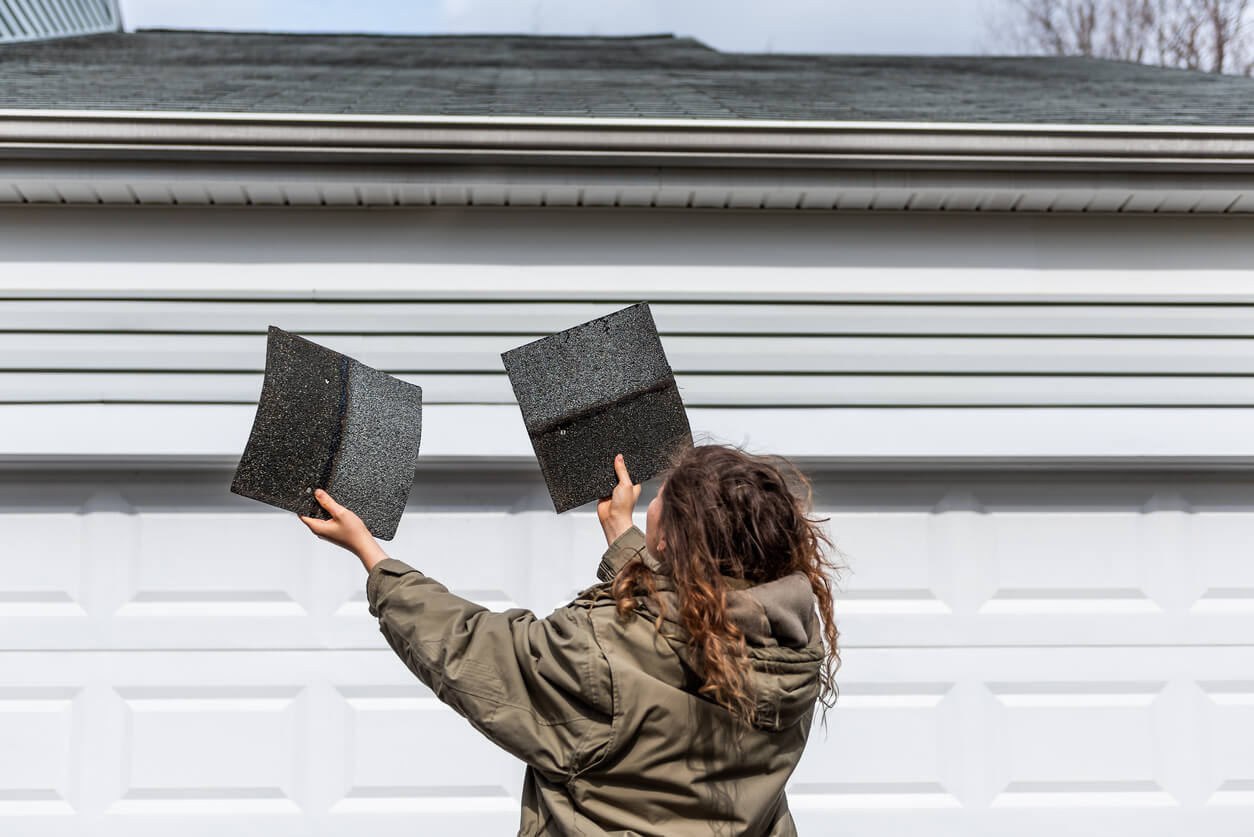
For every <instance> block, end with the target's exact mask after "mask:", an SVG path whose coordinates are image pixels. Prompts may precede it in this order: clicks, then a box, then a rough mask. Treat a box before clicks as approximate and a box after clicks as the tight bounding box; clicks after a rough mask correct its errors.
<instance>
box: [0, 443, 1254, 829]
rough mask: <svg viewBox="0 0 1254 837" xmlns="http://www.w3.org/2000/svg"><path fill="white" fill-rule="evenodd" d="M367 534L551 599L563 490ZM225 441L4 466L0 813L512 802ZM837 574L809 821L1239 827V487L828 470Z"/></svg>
mask: <svg viewBox="0 0 1254 837" xmlns="http://www.w3.org/2000/svg"><path fill="white" fill-rule="evenodd" d="M420 478H421V480H420V484H419V486H418V487H417V488H416V489H415V492H414V496H413V498H412V505H411V508H410V511H409V514H408V515H407V516H406V518H405V520H404V521H403V523H402V526H401V530H400V532H399V534H398V536H397V539H396V540H395V541H394V542H393V545H392V547H391V549H392V552H393V554H394V555H395V557H398V558H401V559H403V560H406V561H409V562H411V563H413V564H414V565H415V566H417V567H420V568H422V569H423V570H425V571H427V572H429V573H430V574H431V575H433V576H435V577H437V578H439V579H441V580H442V581H444V582H445V583H447V584H448V585H449V586H450V587H451V588H452V589H453V590H455V591H457V592H459V593H461V594H462V595H465V596H468V597H470V598H472V599H476V600H479V601H482V602H484V603H485V604H489V605H490V606H493V607H496V608H502V607H506V606H509V605H512V604H514V603H519V604H523V605H526V606H530V607H533V608H534V609H536V610H538V611H541V612H547V609H548V608H550V607H552V606H553V605H555V604H558V603H560V602H561V601H562V600H564V599H565V598H566V597H567V596H568V595H569V594H570V593H571V592H572V591H574V590H575V589H577V588H579V587H581V586H582V585H584V584H585V583H587V582H588V581H589V580H590V579H591V578H592V576H593V572H594V568H595V566H596V562H597V559H598V556H599V554H600V551H601V544H602V541H601V536H600V534H599V530H598V527H597V526H596V524H595V522H594V521H593V520H592V518H591V517H590V515H589V514H588V513H587V512H583V513H571V514H567V515H563V516H562V517H560V518H558V517H557V516H555V515H554V514H553V513H552V511H551V507H550V506H549V504H548V500H547V497H546V496H545V494H544V492H543V489H542V487H541V486H540V484H539V483H538V481H537V479H536V477H535V476H534V475H533V474H532V473H530V472H520V471H516V470H515V471H508V470H505V471H492V470H484V469H476V470H474V471H467V472H465V473H462V474H460V475H459V474H458V473H457V472H454V471H450V470H440V469H437V468H431V467H428V468H426V469H424V470H423V471H422V472H420ZM228 481H229V474H227V473H224V472H222V471H195V472H176V471H147V472H98V473H72V472H68V471H63V472H59V473H58V472H50V471H44V472H42V473H40V474H32V473H16V472H9V473H7V474H5V475H4V476H3V477H0V513H2V514H0V532H2V533H3V546H2V547H0V639H2V643H0V753H3V758H0V833H3V834H15V835H18V834H20V835H43V834H84V833H90V834H99V835H115V834H117V835H121V834H128V835H130V834H154V835H156V834H160V835H167V834H171V833H180V834H192V835H195V834H223V833H233V834H266V835H271V834H292V835H309V834H363V833H370V834H377V835H388V834H398V835H400V834H407V835H409V834H458V835H462V837H474V835H499V834H508V833H513V830H514V829H515V828H516V824H517V817H518V815H517V798H518V794H519V791H520V785H521V778H522V768H521V767H520V766H519V765H518V764H517V763H515V762H513V761H512V760H511V759H510V758H508V757H506V756H504V755H502V754H500V753H498V752H496V751H495V750H494V749H493V747H492V746H491V745H489V744H488V743H487V742H486V741H484V740H483V739H481V738H480V737H479V736H478V734H477V733H475V732H474V731H473V730H471V729H470V727H469V726H468V725H467V724H465V723H464V722H462V721H461V720H460V719H458V718H457V717H456V716H454V715H453V714H452V713H451V712H450V711H449V710H447V709H446V708H444V707H443V706H442V705H441V704H439V703H438V702H437V701H436V700H435V699H434V698H433V697H432V696H431V695H430V693H429V692H428V691H427V690H426V689H425V688H424V687H423V686H422V685H421V684H419V683H418V682H417V681H415V680H414V679H413V678H412V677H411V676H410V675H409V673H408V672H407V671H406V670H405V669H404V667H403V666H402V665H401V663H400V662H399V661H398V660H397V659H395V658H394V656H393V655H392V653H391V651H389V650H387V649H386V647H385V645H384V642H383V640H382V637H381V636H379V634H378V633H377V629H376V627H375V624H374V620H372V619H371V618H370V616H369V615H368V614H367V613H366V609H365V602H364V593H363V579H364V573H363V572H362V570H361V568H360V566H359V565H358V564H357V563H356V559H354V558H353V557H352V556H350V555H348V554H347V553H344V552H341V551H338V550H336V549H334V548H333V547H330V546H329V545H327V544H324V543H321V542H319V541H317V540H315V539H314V538H312V537H310V536H309V535H308V534H307V532H306V531H305V530H304V527H303V526H301V524H300V523H299V522H298V521H297V520H295V518H294V517H292V516H289V515H286V514H283V513H278V512H272V511H270V510H268V509H266V508H265V507H263V506H261V505H259V504H254V503H250V502H247V501H244V500H241V499H240V498H237V497H234V496H232V495H230V494H229V493H228V492H227V484H228ZM817 496H818V497H819V499H820V501H821V505H822V506H823V508H824V510H825V511H826V512H827V513H828V514H830V515H831V518H832V523H831V526H832V530H833V533H834V535H835V537H836V540H837V542H838V544H839V545H840V546H841V548H842V549H843V551H844V552H845V554H846V560H847V563H848V564H849V565H850V567H851V569H852V572H851V573H850V574H849V575H848V576H847V577H846V580H845V583H844V588H845V592H844V593H843V594H842V595H841V598H840V605H839V607H840V619H841V627H842V631H843V636H844V648H845V650H844V657H845V664H844V667H843V668H842V670H841V673H840V678H839V680H840V685H841V690H842V697H841V700H840V702H839V704H838V707H837V708H836V709H835V710H833V712H832V713H831V714H830V715H829V718H828V730H827V732H826V733H824V731H823V730H822V729H821V728H816V730H815V736H814V738H813V739H812V744H811V746H810V749H809V750H808V751H807V753H806V756H805V758H804V760H803V762H802V764H801V766H800V768H799V769H798V771H797V773H796V775H795V777H794V780H793V784H792V789H791V799H792V804H793V807H794V809H795V811H796V814H797V819H798V820H799V823H800V825H801V826H802V830H803V833H804V834H809V835H817V834H841V835H868V837H870V836H871V835H875V837H882V835H887V834H909V835H972V834H978V835H1008V834H1015V835H1026V836H1027V837H1031V836H1032V835H1045V834H1050V835H1053V834H1056V833H1085V834H1103V835H1110V834H1128V835H1133V834H1135V835H1168V834H1173V835H1175V834H1187V835H1238V834H1241V835H1248V834H1250V833H1252V832H1251V829H1252V828H1254V825H1252V824H1254V561H1252V560H1251V559H1250V554H1251V553H1250V549H1251V547H1250V544H1251V543H1254V488H1251V486H1250V485H1249V484H1247V483H1246V482H1245V481H1243V480H1240V479H1237V478H1225V477H1223V476H1222V475H1218V474H1212V475H1205V476H1203V475H1196V474H1193V475H1183V474H1180V475H1171V474H1157V475H1122V476H1121V475H1117V474H1111V473H1105V474H1070V475H1066V474H1054V475H1050V474H1047V473H1034V474H1002V475H988V474H985V475H979V474H960V473H944V474H941V473H936V474H917V473H910V474H906V473H899V474H885V473H880V474H856V473H847V472H845V473H827V474H823V475H821V478H820V479H819V481H818V485H817Z"/></svg>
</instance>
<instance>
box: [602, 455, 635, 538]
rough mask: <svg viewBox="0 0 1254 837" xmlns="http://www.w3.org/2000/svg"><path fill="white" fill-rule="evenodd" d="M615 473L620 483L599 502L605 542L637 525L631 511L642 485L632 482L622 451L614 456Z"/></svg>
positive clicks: (633, 508)
mask: <svg viewBox="0 0 1254 837" xmlns="http://www.w3.org/2000/svg"><path fill="white" fill-rule="evenodd" d="M614 473H615V474H617V475H618V485H616V486H614V492H613V493H612V494H610V496H608V497H604V498H602V499H601V500H600V501H599V502H598V503H597V518H598V519H599V520H600V521H601V528H602V529H603V530H604V531H605V542H606V543H610V544H612V543H614V541H616V540H618V538H619V536H620V535H622V534H623V533H624V532H626V531H627V530H628V529H630V528H631V527H632V526H633V525H635V524H633V523H632V522H631V513H632V512H633V511H634V510H635V508H636V500H638V499H640V486H639V485H638V484H634V483H632V481H631V476H630V475H629V474H628V473H627V464H626V463H625V462H624V461H623V455H622V454H621V453H620V454H619V455H618V456H616V457H614Z"/></svg>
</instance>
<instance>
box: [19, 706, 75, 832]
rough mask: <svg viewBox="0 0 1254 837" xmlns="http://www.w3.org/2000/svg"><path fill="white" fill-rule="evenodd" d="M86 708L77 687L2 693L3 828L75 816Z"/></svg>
mask: <svg viewBox="0 0 1254 837" xmlns="http://www.w3.org/2000/svg"><path fill="white" fill-rule="evenodd" d="M82 704H83V701H82V698H81V690H80V689H78V688H76V687H73V686H27V687H8V686H5V687H0V742H2V746H3V748H4V751H5V753H6V757H5V758H3V759H0V823H3V822H4V820H5V818H7V817H12V816H23V815H28V816H47V815H63V814H72V813H73V810H74V809H73V808H72V807H71V805H70V802H69V800H70V797H71V787H72V786H73V785H74V783H75V782H77V781H78V778H79V777H78V775H77V772H76V769H75V765H76V764H77V763H78V760H79V758H80V757H81V747H82V736H81V726H80V724H81V721H82V718H81V715H82ZM15 754H16V755H15Z"/></svg>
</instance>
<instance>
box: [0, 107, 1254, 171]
mask: <svg viewBox="0 0 1254 837" xmlns="http://www.w3.org/2000/svg"><path fill="white" fill-rule="evenodd" d="M5 158H7V159H27V160H29V159H44V160H57V159H59V160H77V161H85V160H110V159H114V160H116V159H124V160H128V161H145V160H147V161H187V160H217V161H223V160H230V161H251V162H261V161H268V162H273V163H282V162H285V161H299V162H311V161H325V162H354V163H368V164H382V165H391V164H396V163H410V162H415V161H421V162H423V163H425V164H432V163H438V164H445V165H457V164H466V163H473V164H474V165H480V166H481V165H484V164H487V163H490V164H496V165H505V166H509V165H536V164H544V165H555V166H563V165H580V166H586V165H590V164H596V165H612V166H641V165H648V166H676V165H681V166H686V167H691V166H716V167H727V166H744V165H753V166H759V167H797V166H805V167H810V168H823V167H845V168H847V167H857V168H874V167H877V166H885V165H891V166H894V167H897V168H903V167H904V168H933V167H959V168H971V169H977V170H978V169H996V170H1006V169H1021V168H1031V169H1040V168H1047V169H1075V168H1077V167H1079V168H1094V167H1096V168H1100V167H1103V166H1105V167H1111V168H1114V169H1119V170H1127V169H1131V170H1161V169H1163V168H1164V167H1166V168H1172V169H1177V170H1179V169H1187V170H1193V171H1220V170H1224V171H1249V170H1251V169H1252V168H1254V126H1249V127H1236V126H1200V125H1199V126H1184V125H1179V126H1176V125H1171V126H1150V125H1085V124H1079V125H1071V124H1030V123H1022V124H1019V123H1012V124H1007V123H919V122H825V121H787V120H778V121H777V120H733V119H727V120H710V119H705V120H695V119H694V120H684V119H621V118H620V119H600V118H579V117H539V116H466V117H460V116H421V115H415V116H406V115H387V114H382V115H356V114H353V115H348V114H316V113H315V114H293V113H276V114H259V113H258V114H254V113H231V112H225V113H210V112H200V111H196V112H186V111H163V112H159V111H82V110H37V109H7V110H0V159H5Z"/></svg>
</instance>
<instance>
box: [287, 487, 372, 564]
mask: <svg viewBox="0 0 1254 837" xmlns="http://www.w3.org/2000/svg"><path fill="white" fill-rule="evenodd" d="M314 497H315V498H317V500H318V503H319V504H320V505H321V506H322V507H323V508H324V509H326V510H327V512H328V513H329V514H330V515H331V519H330V520H319V519H318V518H316V517H305V516H304V515H301V518H300V519H301V522H302V523H304V524H305V525H306V526H308V527H309V531H311V532H313V533H314V534H315V535H317V536H318V537H319V538H321V539H322V540H324V541H330V542H331V543H333V544H335V545H336V546H342V547H344V548H345V549H347V550H348V551H349V552H352V553H353V554H354V555H356V556H357V557H358V558H360V559H361V563H362V564H363V565H364V566H365V568H366V569H367V570H371V569H373V568H374V565H375V564H377V563H379V562H380V561H382V560H383V559H384V558H387V557H388V556H387V553H385V552H384V551H383V548H382V547H380V546H379V544H378V542H377V541H376V540H375V539H374V536H373V535H371V534H370V530H369V529H367V528H366V524H365V523H362V521H361V518H360V517H358V516H357V515H356V514H354V513H353V512H352V511H350V510H349V509H347V508H345V507H344V506H341V505H340V504H339V503H337V502H335V500H334V499H333V498H332V497H331V495H330V494H328V493H326V492H325V491H323V490H322V489H321V488H319V489H318V490H316V491H315V492H314Z"/></svg>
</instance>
